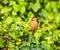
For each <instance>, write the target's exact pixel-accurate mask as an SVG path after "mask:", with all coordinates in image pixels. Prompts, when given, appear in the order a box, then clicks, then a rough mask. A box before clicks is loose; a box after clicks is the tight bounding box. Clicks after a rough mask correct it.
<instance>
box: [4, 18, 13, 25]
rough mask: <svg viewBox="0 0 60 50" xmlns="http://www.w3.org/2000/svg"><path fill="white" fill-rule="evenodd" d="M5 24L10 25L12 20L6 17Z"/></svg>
mask: <svg viewBox="0 0 60 50" xmlns="http://www.w3.org/2000/svg"><path fill="white" fill-rule="evenodd" d="M5 22H6V24H11V23H12V22H13V18H12V17H7V18H6V21H5Z"/></svg>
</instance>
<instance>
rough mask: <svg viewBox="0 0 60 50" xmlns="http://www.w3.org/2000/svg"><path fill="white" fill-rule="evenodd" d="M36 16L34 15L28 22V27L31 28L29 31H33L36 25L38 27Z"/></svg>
mask: <svg viewBox="0 0 60 50" xmlns="http://www.w3.org/2000/svg"><path fill="white" fill-rule="evenodd" d="M37 20H38V19H37V18H36V17H34V18H33V19H32V21H31V23H30V29H31V31H35V30H36V29H37V27H38V22H37Z"/></svg>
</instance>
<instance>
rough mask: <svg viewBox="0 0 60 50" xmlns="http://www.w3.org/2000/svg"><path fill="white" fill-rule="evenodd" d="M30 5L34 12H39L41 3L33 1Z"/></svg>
mask: <svg viewBox="0 0 60 50" xmlns="http://www.w3.org/2000/svg"><path fill="white" fill-rule="evenodd" d="M29 7H30V8H32V10H33V11H34V12H37V11H38V10H39V9H40V8H41V5H40V3H39V2H36V3H35V4H34V3H32V2H31V3H30V5H29Z"/></svg>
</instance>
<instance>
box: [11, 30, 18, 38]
mask: <svg viewBox="0 0 60 50" xmlns="http://www.w3.org/2000/svg"><path fill="white" fill-rule="evenodd" d="M10 36H11V37H12V38H13V39H16V38H18V37H19V33H18V32H17V31H13V32H12V33H10Z"/></svg>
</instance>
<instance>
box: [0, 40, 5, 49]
mask: <svg viewBox="0 0 60 50" xmlns="http://www.w3.org/2000/svg"><path fill="white" fill-rule="evenodd" d="M0 48H4V41H3V40H2V39H0Z"/></svg>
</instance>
